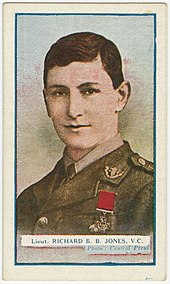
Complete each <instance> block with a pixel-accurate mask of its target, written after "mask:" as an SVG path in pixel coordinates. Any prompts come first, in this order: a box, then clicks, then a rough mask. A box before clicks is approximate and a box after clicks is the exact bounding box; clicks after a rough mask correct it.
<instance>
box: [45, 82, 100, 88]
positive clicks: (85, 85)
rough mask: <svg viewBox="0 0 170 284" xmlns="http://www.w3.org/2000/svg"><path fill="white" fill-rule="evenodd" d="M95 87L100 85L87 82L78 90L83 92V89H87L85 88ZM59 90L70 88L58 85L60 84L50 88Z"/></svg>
mask: <svg viewBox="0 0 170 284" xmlns="http://www.w3.org/2000/svg"><path fill="white" fill-rule="evenodd" d="M93 85H100V84H99V83H97V82H85V83H82V84H80V85H79V86H78V87H77V88H78V89H79V90H82V89H85V88H90V87H92V86H93ZM57 88H61V89H69V87H67V86H64V85H58V84H54V85H51V86H49V89H57Z"/></svg>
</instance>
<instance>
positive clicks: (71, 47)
mask: <svg viewBox="0 0 170 284" xmlns="http://www.w3.org/2000/svg"><path fill="white" fill-rule="evenodd" d="M98 55H99V56H100V57H101V61H102V65H103V68H104V70H105V71H106V72H107V73H108V75H109V76H110V78H111V80H112V83H113V87H114V88H115V89H116V88H118V87H119V86H120V84H121V83H122V82H123V81H124V77H123V73H122V61H121V56H120V53H119V50H118V48H117V47H116V45H115V44H114V43H113V42H112V41H110V40H108V39H106V38H105V37H103V36H101V35H98V34H95V33H91V32H81V33H74V34H70V35H68V36H65V37H62V38H60V39H59V40H58V41H57V42H55V43H54V44H53V45H52V46H51V48H50V50H49V51H48V53H47V55H46V58H45V62H44V86H45V87H46V83H47V74H48V71H49V70H50V69H51V68H53V67H54V66H56V65H57V66H67V65H69V64H70V63H72V62H75V61H76V62H91V61H93V60H95V58H96V57H97V56H98Z"/></svg>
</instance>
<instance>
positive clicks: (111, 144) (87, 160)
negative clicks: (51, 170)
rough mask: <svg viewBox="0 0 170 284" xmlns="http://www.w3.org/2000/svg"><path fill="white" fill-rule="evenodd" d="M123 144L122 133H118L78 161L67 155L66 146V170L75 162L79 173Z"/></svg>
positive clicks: (64, 157)
mask: <svg viewBox="0 0 170 284" xmlns="http://www.w3.org/2000/svg"><path fill="white" fill-rule="evenodd" d="M122 145H123V140H122V138H121V135H120V133H118V134H117V135H116V136H115V137H113V138H112V139H110V140H108V141H106V142H105V143H102V144H101V145H99V146H97V147H96V148H94V149H93V150H92V151H90V152H89V153H88V154H86V155H85V156H84V157H83V158H82V159H81V160H79V161H78V162H74V161H73V160H72V159H70V158H69V156H68V155H67V148H65V149H64V153H63V162H64V168H65V171H67V168H68V166H69V165H70V164H75V172H76V174H77V173H79V172H80V171H82V170H83V169H84V168H86V167H87V166H89V165H90V164H92V163H93V162H95V161H97V160H99V159H100V158H101V157H104V156H106V155H107V154H109V153H111V152H113V151H114V150H116V149H118V148H119V147H120V146H122Z"/></svg>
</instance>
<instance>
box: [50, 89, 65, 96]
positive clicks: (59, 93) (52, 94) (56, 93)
mask: <svg viewBox="0 0 170 284" xmlns="http://www.w3.org/2000/svg"><path fill="white" fill-rule="evenodd" d="M50 95H51V96H52V97H66V96H68V92H66V91H62V90H61V91H57V90H56V91H53V92H51V94H50Z"/></svg>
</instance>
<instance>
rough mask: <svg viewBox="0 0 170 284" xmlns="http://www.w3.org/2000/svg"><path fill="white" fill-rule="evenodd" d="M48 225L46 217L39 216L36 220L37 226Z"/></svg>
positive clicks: (43, 226)
mask: <svg viewBox="0 0 170 284" xmlns="http://www.w3.org/2000/svg"><path fill="white" fill-rule="evenodd" d="M47 225H48V218H47V217H41V218H40V219H39V220H38V226H40V227H41V228H45V227H46V226H47Z"/></svg>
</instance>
